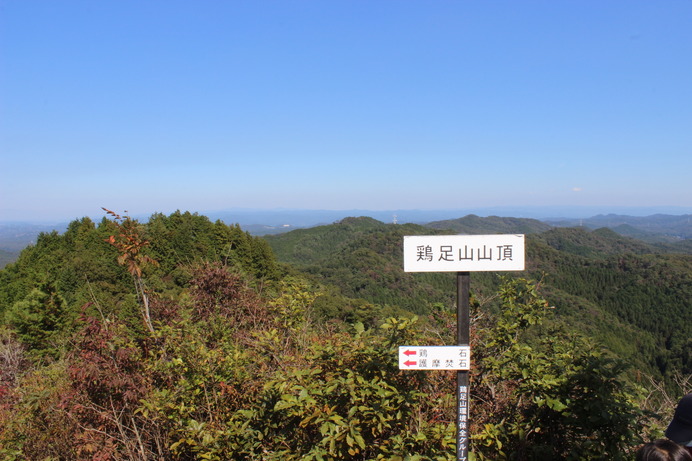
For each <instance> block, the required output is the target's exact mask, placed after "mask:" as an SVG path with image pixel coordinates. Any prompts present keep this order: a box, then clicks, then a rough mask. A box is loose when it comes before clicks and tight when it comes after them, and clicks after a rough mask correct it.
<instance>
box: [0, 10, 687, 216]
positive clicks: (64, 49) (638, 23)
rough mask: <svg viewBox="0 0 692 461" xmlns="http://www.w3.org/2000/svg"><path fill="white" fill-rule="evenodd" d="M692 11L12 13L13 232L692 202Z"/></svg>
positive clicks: (2, 113) (4, 92)
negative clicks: (178, 219) (128, 219)
mask: <svg viewBox="0 0 692 461" xmlns="http://www.w3.org/2000/svg"><path fill="white" fill-rule="evenodd" d="M691 25H692V1H690V0H677V1H676V0H670V1H662V2H654V1H650V0H646V1H640V0H630V1H606V2H604V1H595V0H594V1H583V0H579V1H577V0H572V1H552V0H545V1H523V0H522V1H509V0H508V1H483V2H480V1H471V0H463V1H462V0H458V1H447V0H439V1H393V0H387V1H384V0H382V1H379V0H367V1H366V0H345V1H340V0H321V1H317V0H315V1H308V0H301V1H283V0H282V1H249V0H248V1H230V0H229V1H222V0H195V1H192V0H187V1H176V0H165V1H162V0H149V1H139V0H138V1H127V0H102V1H93V0H85V1H72V0H60V1H55V0H45V1H38V0H0V155H1V158H0V221H2V220H15V219H40V220H49V219H58V218H60V219H66V220H70V219H73V218H76V217H81V216H86V215H89V216H101V215H102V212H101V207H102V206H105V207H108V208H111V209H114V210H116V211H119V212H122V211H124V210H128V211H129V212H130V213H131V214H149V213H152V212H155V211H160V212H164V213H168V212H171V211H174V210H176V209H181V210H190V211H199V212H204V211H207V210H219V209H226V208H234V207H245V208H266V209H271V208H277V207H283V208H303V209H353V208H361V209H372V210H382V209H414V208H418V209H440V208H455V209H462V208H476V207H489V206H505V207H506V206H555V205H559V206H591V205H604V206H614V207H615V206H681V207H687V208H688V209H689V208H690V207H691V206H692V178H691V176H692V175H691V173H692V26H691Z"/></svg>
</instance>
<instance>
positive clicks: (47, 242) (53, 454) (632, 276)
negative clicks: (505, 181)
mask: <svg viewBox="0 0 692 461" xmlns="http://www.w3.org/2000/svg"><path fill="white" fill-rule="evenodd" d="M483 231H484V232H486V231H487V228H483ZM507 231H511V230H507ZM435 232H440V233H443V232H446V231H445V230H433V229H430V228H425V227H422V226H417V225H401V226H399V225H389V224H387V225H386V224H383V223H381V222H379V221H376V220H373V219H370V218H348V219H345V220H343V221H341V222H339V223H335V224H333V225H330V226H322V227H318V228H314V229H309V230H298V231H294V232H290V233H287V234H285V235H282V236H277V237H267V238H266V239H264V238H259V237H254V236H251V235H250V234H248V233H247V232H245V231H243V230H242V229H241V228H240V227H238V226H229V225H226V224H225V223H223V222H221V221H216V222H211V221H210V220H209V219H208V218H206V217H204V216H199V215H196V214H191V213H182V212H176V213H173V214H171V215H168V216H166V215H161V214H156V215H153V216H152V217H151V218H150V219H149V220H148V221H147V222H138V221H136V220H134V219H131V218H129V217H127V216H121V215H118V214H117V213H114V212H111V211H108V210H106V216H105V217H104V218H103V219H102V220H101V221H100V222H99V223H94V222H92V221H91V220H89V219H87V218H85V219H81V220H76V221H74V222H72V223H70V225H69V227H68V229H67V230H66V231H65V232H64V233H62V234H60V233H57V232H52V233H44V234H41V235H40V237H39V238H38V240H37V243H36V244H35V245H32V246H30V247H28V248H26V249H25V250H23V251H22V253H21V254H20V256H19V258H18V259H17V261H16V262H14V263H12V264H10V265H8V266H7V267H6V268H5V269H4V270H2V271H0V458H2V459H8V460H26V459H28V460H46V459H54V460H58V459H66V460H67V459H70V460H72V459H76V460H93V459H99V460H125V459H127V460H132V459H137V460H160V459H171V460H202V459H212V460H231V459H233V460H236V459H238V460H260V459H261V460H303V459H305V460H307V459H324V460H342V459H353V460H374V459H391V460H395V459H399V460H451V459H455V450H454V434H455V431H454V420H455V402H454V387H455V384H454V382H455V381H454V377H455V374H454V373H452V372H444V371H441V372H430V373H428V372H415V371H400V370H398V369H397V348H398V346H400V345H416V344H419V345H426V344H427V345H435V344H452V343H453V342H454V331H455V328H454V323H455V318H454V314H453V312H454V306H453V305H454V302H455V300H454V298H453V293H454V279H453V277H451V276H449V274H447V275H445V274H405V273H403V271H402V270H401V258H402V254H401V241H402V238H403V236H404V235H414V234H430V233H435ZM551 232H552V233H551ZM602 234H603V233H602V232H598V233H589V232H586V231H584V230H580V231H574V230H571V229H566V230H555V231H554V232H553V231H550V232H548V233H539V234H536V236H535V237H532V238H531V239H529V255H528V259H529V261H530V268H529V270H527V271H526V272H525V273H522V274H511V276H510V277H499V276H497V275H494V274H484V275H479V276H478V277H476V276H475V275H474V277H473V284H474V285H473V287H472V288H473V291H474V293H473V297H472V315H473V329H472V338H471V342H472V348H473V357H474V359H473V365H472V370H471V401H472V408H473V416H472V418H471V423H470V424H471V425H470V434H471V438H472V446H471V452H472V455H473V457H474V459H476V460H494V459H515V460H530V459H613V460H618V459H632V452H633V449H634V448H636V446H637V445H638V444H639V443H640V442H641V441H642V440H647V439H651V438H655V437H658V436H660V430H661V428H662V427H663V426H664V425H665V424H666V422H667V420H668V418H669V417H670V412H671V410H672V408H667V407H663V406H659V404H660V403H665V402H666V398H667V397H670V398H675V397H677V395H676V393H677V392H681V389H677V390H676V389H675V388H674V387H673V386H672V385H669V387H668V388H667V389H658V390H657V391H656V392H658V393H661V392H663V393H664V395H660V396H658V397H656V396H654V397H652V395H653V394H650V391H652V390H656V389H655V383H654V384H652V383H650V382H649V381H648V380H646V379H640V380H636V379H633V375H632V374H631V368H629V369H628V367H629V365H631V363H628V362H629V361H630V357H628V356H627V354H630V353H632V350H633V349H631V345H630V344H628V343H627V342H625V335H626V334H628V335H636V336H630V338H629V339H630V341H629V343H631V342H632V341H631V338H632V337H636V338H638V342H637V343H636V345H635V349H634V350H636V351H637V353H639V354H642V357H641V358H640V361H641V362H642V363H644V364H646V366H648V367H649V368H650V369H651V370H648V369H647V370H646V371H647V372H648V371H651V372H652V373H655V372H660V373H662V374H663V375H665V376H666V377H668V378H671V377H672V376H673V372H674V371H681V372H682V371H684V370H686V368H685V367H686V366H688V364H689V355H687V358H685V355H684V353H685V350H686V351H687V353H688V354H689V347H688V346H686V344H688V343H685V342H684V341H685V340H687V341H689V336H690V335H689V334H688V335H687V337H685V336H682V337H680V335H685V334H686V333H685V331H686V330H684V329H680V335H678V336H675V334H673V333H672V325H674V324H675V323H676V322H677V323H678V326H679V322H685V321H686V322H687V324H688V325H689V323H690V321H689V320H690V319H689V315H690V313H689V309H688V308H687V307H686V305H685V303H686V302H687V300H688V299H690V298H689V296H688V295H689V294H690V293H689V291H688V290H689V284H690V261H689V257H688V256H684V255H677V256H676V255H653V254H648V253H647V252H646V251H645V247H639V246H638V245H639V244H638V243H637V242H633V241H625V240H619V238H618V237H617V236H614V235H610V234H607V235H602ZM272 247H273V248H274V250H272ZM274 252H276V255H278V258H275V256H274V254H275V253H274ZM649 282H652V283H649ZM584 290H590V293H585V292H584ZM663 293H666V296H663V295H662V294H663ZM620 294H622V295H623V296H620ZM634 301H637V302H638V303H639V306H638V308H637V309H635V310H632V309H629V307H628V306H629V305H630V304H632V303H633V302H634ZM653 303H660V305H658V306H657V308H658V312H659V313H660V314H663V312H664V310H665V315H666V321H662V320H661V318H660V317H659V318H658V319H657V322H655V323H647V322H646V318H647V315H648V313H650V308H651V304H653ZM661 306H665V307H664V308H663V307H661ZM625 307H627V308H625ZM623 309H624V310H623ZM609 335H610V336H611V337H610V340H609V342H607V344H608V345H609V347H610V350H604V349H603V348H602V347H601V346H600V345H599V344H598V343H597V342H595V341H594V338H599V337H603V338H604V339H606V340H608V339H609ZM666 335H667V336H666ZM661 336H666V338H665V340H663V338H662V337H661ZM681 341H682V342H681ZM620 342H622V343H620ZM622 357H625V358H626V359H627V360H622ZM686 360H687V361H686ZM686 364H687V365H686ZM642 376H643V375H642ZM669 381H670V382H671V383H672V379H669ZM669 384H670V383H669ZM667 393H670V395H668V394H667ZM595 409H598V411H595Z"/></svg>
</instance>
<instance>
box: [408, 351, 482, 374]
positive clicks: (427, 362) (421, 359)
mask: <svg viewBox="0 0 692 461" xmlns="http://www.w3.org/2000/svg"><path fill="white" fill-rule="evenodd" d="M470 368H471V348H470V347H469V346H399V369H400V370H469V369H470Z"/></svg>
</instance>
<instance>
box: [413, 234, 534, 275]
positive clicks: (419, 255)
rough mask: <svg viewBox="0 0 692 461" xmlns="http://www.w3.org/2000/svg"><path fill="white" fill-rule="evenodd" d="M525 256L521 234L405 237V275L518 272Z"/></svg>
mask: <svg viewBox="0 0 692 461" xmlns="http://www.w3.org/2000/svg"><path fill="white" fill-rule="evenodd" d="M524 252H525V250H524V236H523V235H521V234H504V235H428V236H421V235H416V236H406V237H404V271H406V272H471V271H518V270H524Z"/></svg>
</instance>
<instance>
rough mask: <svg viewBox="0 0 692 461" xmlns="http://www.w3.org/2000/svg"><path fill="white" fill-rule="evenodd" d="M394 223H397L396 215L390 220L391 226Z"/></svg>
mask: <svg viewBox="0 0 692 461" xmlns="http://www.w3.org/2000/svg"><path fill="white" fill-rule="evenodd" d="M396 223H397V221H396V215H394V219H393V220H392V224H396Z"/></svg>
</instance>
